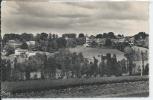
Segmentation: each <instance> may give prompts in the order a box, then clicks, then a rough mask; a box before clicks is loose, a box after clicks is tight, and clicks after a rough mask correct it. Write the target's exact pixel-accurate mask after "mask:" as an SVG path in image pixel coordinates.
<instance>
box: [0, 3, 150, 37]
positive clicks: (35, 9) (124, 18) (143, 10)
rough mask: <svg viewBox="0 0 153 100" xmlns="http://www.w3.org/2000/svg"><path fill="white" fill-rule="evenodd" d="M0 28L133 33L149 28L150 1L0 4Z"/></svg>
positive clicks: (20, 30) (10, 30) (34, 31)
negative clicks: (0, 9)
mask: <svg viewBox="0 0 153 100" xmlns="http://www.w3.org/2000/svg"><path fill="white" fill-rule="evenodd" d="M1 8H2V11H1V12H2V13H1V30H2V34H5V33H11V32H13V33H23V32H27V33H40V32H52V33H58V34H61V33H67V32H76V33H79V32H84V33H85V34H95V33H103V32H109V31H113V32H115V33H121V34H125V35H133V34H136V33H138V32H139V31H145V32H148V31H149V29H148V28H149V21H148V19H149V18H148V16H149V11H148V9H149V3H148V2H145V1H141V2H140V1H133V2H128V1H124V2H106V1H105V2H104V1H103V2H100V1H96V2H41V1H39V2H30V1H29V2H25V1H20V2H19V1H6V2H2V5H1Z"/></svg>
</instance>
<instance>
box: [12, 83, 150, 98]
mask: <svg viewBox="0 0 153 100" xmlns="http://www.w3.org/2000/svg"><path fill="white" fill-rule="evenodd" d="M148 96H149V83H148V81H137V82H123V83H113V84H95V85H84V86H76V87H70V88H63V89H51V90H43V91H37V92H36V91H35V92H26V93H15V94H13V95H10V96H9V97H10V98H12V97H16V98H31V97H33V98H80V97H82V98H84V97H86V98H88V97H93V98H94V97H95V98H102V97H148Z"/></svg>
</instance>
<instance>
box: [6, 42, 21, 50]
mask: <svg viewBox="0 0 153 100" xmlns="http://www.w3.org/2000/svg"><path fill="white" fill-rule="evenodd" d="M6 44H7V45H9V46H10V47H12V48H14V49H16V48H20V46H21V45H22V43H21V42H20V41H17V40H9V41H8V42H7V43H6Z"/></svg>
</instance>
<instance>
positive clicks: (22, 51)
mask: <svg viewBox="0 0 153 100" xmlns="http://www.w3.org/2000/svg"><path fill="white" fill-rule="evenodd" d="M26 52H28V50H26V49H19V48H18V49H16V50H15V55H22V54H26Z"/></svg>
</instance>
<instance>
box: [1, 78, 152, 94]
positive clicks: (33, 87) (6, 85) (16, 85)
mask: <svg viewBox="0 0 153 100" xmlns="http://www.w3.org/2000/svg"><path fill="white" fill-rule="evenodd" d="M148 79H149V78H148V76H142V77H140V76H122V77H102V78H89V79H63V80H29V81H18V82H2V83H1V90H2V91H5V92H11V93H12V92H25V91H39V90H46V89H59V88H66V87H73V86H81V85H93V84H111V83H121V82H134V81H147V80H148Z"/></svg>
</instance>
